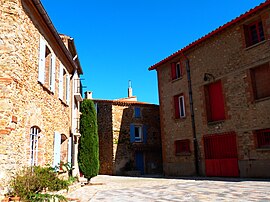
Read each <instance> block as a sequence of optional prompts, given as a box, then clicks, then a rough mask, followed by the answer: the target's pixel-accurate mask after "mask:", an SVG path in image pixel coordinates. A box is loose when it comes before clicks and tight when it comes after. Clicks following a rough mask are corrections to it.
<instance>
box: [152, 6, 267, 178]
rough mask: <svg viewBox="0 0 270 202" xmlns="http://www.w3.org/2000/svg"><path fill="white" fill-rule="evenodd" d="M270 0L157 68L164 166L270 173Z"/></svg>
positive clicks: (182, 171)
mask: <svg viewBox="0 0 270 202" xmlns="http://www.w3.org/2000/svg"><path fill="white" fill-rule="evenodd" d="M269 39H270V1H266V2H264V3H262V4H261V5H259V6H257V7H255V8H253V9H251V10H250V11H248V12H246V13H245V14H243V15H241V16H239V17H237V18H236V19H234V20H232V21H231V22H228V23H227V24H225V25H223V26H221V27H219V28H218V29H216V30H214V31H212V32H211V33H209V34H207V35H206V36H204V37H202V38H200V39H198V40H197V41H195V42H193V43H191V44H190V45H188V46H186V47H184V48H183V49H181V50H179V51H177V52H176V53H174V54H172V55H171V56H169V57H167V58H165V59H164V60H162V61H160V62H158V63H157V64H155V65H153V66H151V67H150V68H149V70H156V71H157V76H158V88H159V100H160V119H161V137H162V148H163V169H164V172H165V174H166V175H176V176H192V175H206V176H234V177H239V176H240V177H270V173H269V169H270V114H269V112H270V40H269Z"/></svg>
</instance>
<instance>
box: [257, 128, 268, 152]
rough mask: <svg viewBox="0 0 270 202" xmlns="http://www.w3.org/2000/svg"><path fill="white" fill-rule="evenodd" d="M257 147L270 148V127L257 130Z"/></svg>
mask: <svg viewBox="0 0 270 202" xmlns="http://www.w3.org/2000/svg"><path fill="white" fill-rule="evenodd" d="M255 134H256V138H257V148H270V128H268V129H264V130H257V131H255Z"/></svg>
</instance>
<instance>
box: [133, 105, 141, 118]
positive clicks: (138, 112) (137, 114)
mask: <svg viewBox="0 0 270 202" xmlns="http://www.w3.org/2000/svg"><path fill="white" fill-rule="evenodd" d="M134 117H135V118H141V108H140V107H135V108H134Z"/></svg>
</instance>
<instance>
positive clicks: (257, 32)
mask: <svg viewBox="0 0 270 202" xmlns="http://www.w3.org/2000/svg"><path fill="white" fill-rule="evenodd" d="M245 37H246V46H247V47H248V46H251V45H254V44H256V43H259V42H261V41H264V40H265V37H264V31H263V24H262V21H261V20H258V21H256V22H253V23H250V24H248V25H245Z"/></svg>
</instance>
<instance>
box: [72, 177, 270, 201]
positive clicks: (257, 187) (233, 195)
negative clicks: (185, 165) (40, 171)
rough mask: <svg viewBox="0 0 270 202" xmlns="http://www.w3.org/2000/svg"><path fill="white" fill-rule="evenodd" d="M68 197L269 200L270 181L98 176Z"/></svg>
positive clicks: (155, 199) (87, 199)
mask: <svg viewBox="0 0 270 202" xmlns="http://www.w3.org/2000/svg"><path fill="white" fill-rule="evenodd" d="M91 183H92V185H86V186H84V187H81V188H79V189H77V190H75V191H73V192H71V193H69V194H68V197H70V198H77V199H79V200H80V202H87V201H91V202H95V201H109V202H125V201H128V202H152V201H157V202H162V201H164V202H165V201H230V202H231V201H237V202H238V201H270V179H268V180H261V179H260V180H256V179H240V178H181V179H175V178H174V179H169V178H158V177H157V178H154V177H120V176H107V175H99V176H97V177H94V178H93V179H91Z"/></svg>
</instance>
